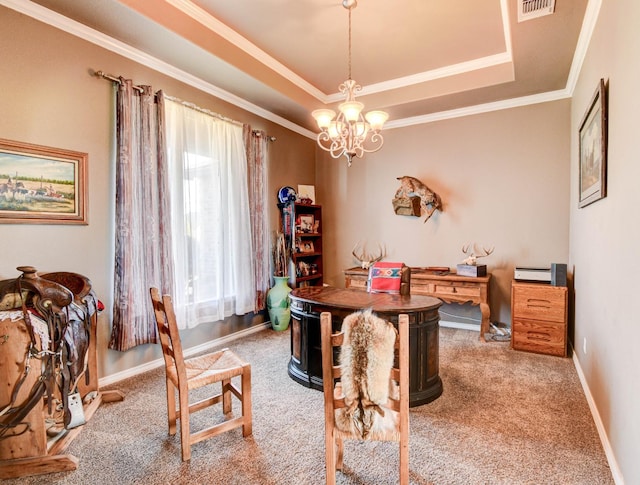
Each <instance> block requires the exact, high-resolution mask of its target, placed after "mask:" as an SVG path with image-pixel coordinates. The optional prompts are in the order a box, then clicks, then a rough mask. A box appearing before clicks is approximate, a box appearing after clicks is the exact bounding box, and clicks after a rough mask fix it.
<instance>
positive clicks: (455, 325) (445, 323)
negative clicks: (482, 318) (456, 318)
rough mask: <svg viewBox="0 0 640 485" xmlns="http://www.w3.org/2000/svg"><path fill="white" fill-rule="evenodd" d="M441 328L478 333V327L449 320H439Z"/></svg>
mask: <svg viewBox="0 0 640 485" xmlns="http://www.w3.org/2000/svg"><path fill="white" fill-rule="evenodd" d="M440 326H441V327H447V328H459V329H462V330H472V331H474V332H480V325H476V324H474V323H461V322H451V321H449V320H440Z"/></svg>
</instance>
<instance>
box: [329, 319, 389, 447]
mask: <svg viewBox="0 0 640 485" xmlns="http://www.w3.org/2000/svg"><path fill="white" fill-rule="evenodd" d="M342 331H343V332H344V341H343V343H342V347H341V349H340V370H341V373H342V378H341V387H342V393H343V394H344V398H345V404H346V406H347V407H345V408H340V409H337V410H336V428H337V429H338V430H339V431H340V432H341V434H343V435H345V436H352V437H356V438H359V439H374V440H375V439H397V438H396V435H397V422H398V421H397V418H398V416H397V413H396V412H394V411H391V410H390V409H388V408H385V405H386V404H387V400H388V399H389V392H390V387H391V386H390V385H391V382H392V381H391V380H390V373H391V369H392V367H393V360H394V345H395V341H396V335H397V331H396V329H395V328H394V326H393V324H392V323H391V322H388V321H386V320H383V319H382V318H379V317H377V316H376V315H375V314H373V313H372V312H371V310H365V311H362V312H356V313H353V314H351V315H349V316H347V317H346V318H345V319H344V320H343V322H342ZM391 392H394V390H393V389H391ZM394 394H395V393H394ZM390 435H391V436H390Z"/></svg>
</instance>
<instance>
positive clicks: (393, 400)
mask: <svg viewBox="0 0 640 485" xmlns="http://www.w3.org/2000/svg"><path fill="white" fill-rule="evenodd" d="M354 315H355V314H354ZM363 315H364V318H369V317H368V316H367V314H366V313H364V314H363ZM351 316H352V315H350V316H348V317H346V318H345V321H344V322H343V327H342V330H341V331H340V332H337V333H333V329H332V322H331V314H330V313H328V312H323V313H322V314H321V316H320V327H321V339H322V378H323V389H324V414H325V454H326V479H327V480H326V483H327V484H331V485H333V484H335V481H336V470H341V471H342V470H343V452H344V442H343V440H344V439H374V440H384V441H388V440H391V441H397V442H399V448H400V450H399V451H400V470H399V471H400V483H401V485H404V484H408V483H409V317H408V316H407V315H406V314H401V315H399V317H398V322H399V323H398V328H399V332H397V336H396V339H395V343H393V344H392V345H393V346H394V351H393V354H395V355H394V357H393V363H391V362H390V363H389V366H388V367H387V368H386V369H387V371H385V373H386V372H388V374H389V378H388V379H389V387H388V389H389V388H391V389H393V391H391V392H389V396H388V399H387V402H386V403H384V404H382V405H381V406H380V407H381V408H382V410H383V411H384V414H385V416H387V418H389V417H393V421H394V427H393V429H386V430H385V432H377V431H376V432H373V431H372V432H370V433H369V434H368V435H367V436H366V437H365V438H363V436H362V433H361V430H360V429H359V428H357V427H356V429H357V432H356V433H354V432H353V430H345V427H344V419H345V413H348V410H349V409H353V408H354V406H356V407H357V406H358V403H356V404H355V405H354V403H353V402H349V401H350V399H349V398H345V394H346V393H348V392H349V391H347V392H344V389H343V386H344V387H347V381H348V379H349V378H350V377H351V376H347V379H344V375H343V371H344V369H341V367H344V361H343V362H342V364H337V363H336V361H335V358H336V357H337V353H338V352H336V351H334V348H336V347H340V352H345V350H344V347H343V345H348V344H349V342H345V340H346V338H345V332H346V331H348V329H345V325H344V323H345V322H346V321H347V319H348V318H350V317H351ZM374 318H375V319H376V320H381V319H378V318H377V317H375V315H374ZM382 321H383V320H382ZM383 322H384V321H383ZM384 323H386V324H387V325H391V324H389V323H387V322H384ZM349 338H351V339H353V338H354V337H353V336H352V335H350V336H349ZM349 351H350V352H353V351H352V350H349ZM353 355H354V354H353V353H352V354H351V357H353ZM369 360H371V359H369ZM369 365H370V364H369ZM389 368H390V370H389ZM338 379H340V380H341V381H338V382H336V380H338ZM342 381H344V382H342ZM365 404H366V403H365ZM369 404H370V403H369ZM340 413H342V415H341V414H340ZM389 413H391V414H389ZM373 414H374V415H375V416H376V417H378V416H379V414H378V413H373ZM341 423H342V424H341Z"/></svg>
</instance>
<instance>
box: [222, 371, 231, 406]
mask: <svg viewBox="0 0 640 485" xmlns="http://www.w3.org/2000/svg"><path fill="white" fill-rule="evenodd" d="M230 387H231V379H224V380H223V381H222V412H223V413H224V414H229V413H230V412H231V390H230Z"/></svg>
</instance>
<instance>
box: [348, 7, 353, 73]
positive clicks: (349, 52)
mask: <svg viewBox="0 0 640 485" xmlns="http://www.w3.org/2000/svg"><path fill="white" fill-rule="evenodd" d="M351 10H353V9H352V8H349V79H351Z"/></svg>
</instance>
